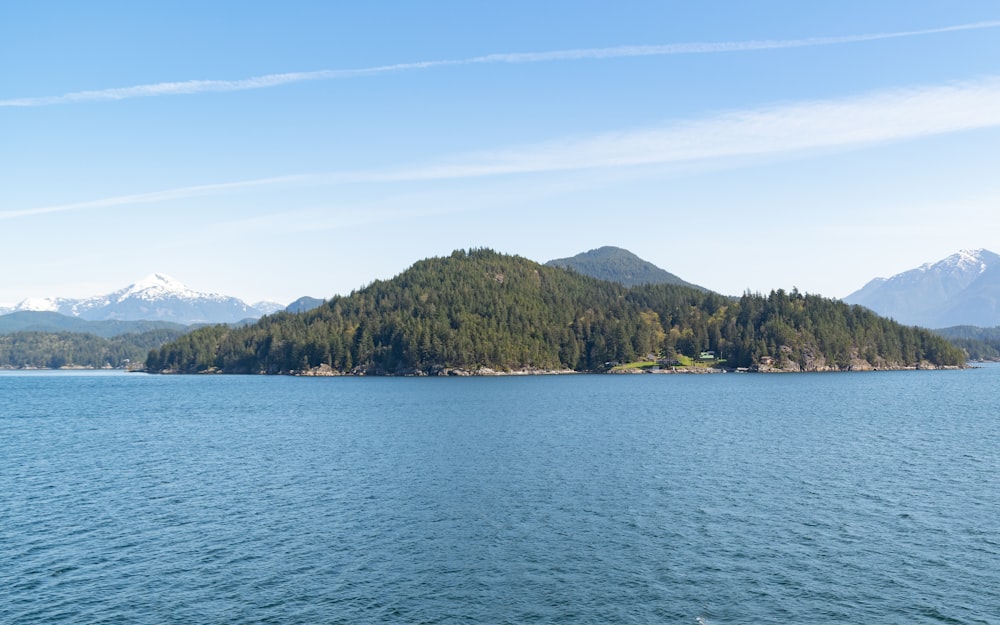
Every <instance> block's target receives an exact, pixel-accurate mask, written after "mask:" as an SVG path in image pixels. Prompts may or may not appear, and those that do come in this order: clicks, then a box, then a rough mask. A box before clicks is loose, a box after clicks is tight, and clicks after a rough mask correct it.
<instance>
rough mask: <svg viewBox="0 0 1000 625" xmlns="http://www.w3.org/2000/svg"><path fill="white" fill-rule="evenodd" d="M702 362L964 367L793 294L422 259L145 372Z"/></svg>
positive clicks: (489, 256) (495, 256)
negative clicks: (734, 293)
mask: <svg viewBox="0 0 1000 625" xmlns="http://www.w3.org/2000/svg"><path fill="white" fill-rule="evenodd" d="M705 351H713V352H715V354H716V355H717V356H718V357H719V358H723V359H725V360H726V365H727V366H729V367H751V366H754V365H757V364H760V363H761V362H765V361H767V362H773V363H774V364H775V366H778V367H782V366H790V365H791V364H792V363H795V364H796V365H798V366H799V368H803V369H807V368H809V367H810V366H811V365H814V364H815V363H817V362H824V363H826V365H827V366H829V367H832V368H838V369H848V368H851V367H852V366H854V365H856V364H857V363H858V362H860V361H863V362H866V363H868V364H870V366H873V367H904V366H917V365H919V364H921V363H930V364H934V365H938V366H941V365H962V364H963V363H964V362H965V354H964V353H963V352H962V351H961V350H960V349H958V348H956V347H954V346H953V345H951V344H950V343H949V342H948V341H947V340H945V339H944V338H942V337H940V336H937V335H934V334H931V333H930V332H928V331H925V330H922V329H919V328H914V327H906V326H902V325H900V324H898V323H896V322H893V321H891V320H888V319H885V318H882V317H879V316H877V315H875V314H874V313H872V312H871V311H868V310H866V309H863V308H861V307H857V306H849V305H847V304H844V303H842V302H840V301H837V300H831V299H827V298H822V297H819V296H814V295H806V294H802V293H799V292H798V291H796V290H793V291H791V292H785V291H782V290H777V291H773V292H771V293H770V294H768V295H762V294H759V293H746V294H744V295H743V296H742V297H739V298H731V297H725V296H722V295H719V294H717V293H711V292H707V291H701V290H698V289H693V288H690V287H685V286H678V285H644V286H636V287H631V288H626V287H624V286H622V285H619V284H616V283H612V282H606V281H602V280H597V279H595V278H590V277H588V276H583V275H580V274H577V273H574V272H571V271H566V270H563V269H559V268H555V267H546V266H542V265H539V264H537V263H535V262H533V261H529V260H526V259H524V258H520V257H516V256H508V255H504V254H499V253H496V252H494V251H491V250H485V249H476V250H469V251H463V250H458V251H456V252H454V253H452V254H451V256H448V257H441V258H431V259H427V260H424V261H420V262H418V263H416V264H415V265H413V266H412V267H411V268H410V269H408V270H407V271H405V272H403V273H402V274H400V275H398V276H396V277H395V278H393V279H391V280H385V281H376V282H374V283H372V284H370V285H368V286H367V287H365V288H362V289H360V290H357V291H355V292H353V293H351V294H350V295H346V296H340V297H334V298H332V299H331V300H329V301H328V302H326V303H325V304H324V305H322V306H320V307H319V308H316V309H314V310H310V311H307V312H303V313H287V312H282V313H277V314H275V315H271V316H267V317H264V318H262V319H261V320H260V321H258V322H257V323H255V324H253V325H250V326H246V327H242V328H230V327H227V326H212V327H206V328H202V329H199V330H196V331H194V332H191V333H189V334H186V335H183V336H181V337H179V338H178V339H177V340H176V341H173V342H171V343H168V344H166V345H164V346H162V347H160V348H157V349H153V350H151V351H150V352H149V354H148V356H147V358H146V367H147V370H149V371H154V372H160V371H172V372H183V373H195V372H200V371H219V372H224V373H286V374H287V373H296V372H304V371H309V370H311V369H314V368H316V367H320V366H323V365H325V366H326V367H329V368H330V369H332V370H335V371H339V372H344V373H363V374H409V373H417V372H434V371H436V370H440V369H441V368H467V369H471V368H478V367H489V368H492V369H497V370H515V369H522V368H539V369H573V370H577V371H600V370H604V369H606V368H607V367H609V366H611V365H612V364H613V363H618V362H630V361H634V360H636V359H639V358H645V357H647V356H649V355H652V356H655V357H659V358H663V359H667V360H669V359H671V358H675V357H676V356H677V355H684V356H689V357H693V356H696V355H698V354H700V353H701V352H705Z"/></svg>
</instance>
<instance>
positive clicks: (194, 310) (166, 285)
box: [9, 273, 282, 325]
mask: <svg viewBox="0 0 1000 625" xmlns="http://www.w3.org/2000/svg"><path fill="white" fill-rule="evenodd" d="M263 306H264V309H263V310H262V309H260V308H257V307H254V306H251V305H249V304H247V303H246V302H244V301H243V300H241V299H237V298H235V297H228V296H225V295H218V294H214V293H199V292H197V291H194V290H192V289H189V288H188V287H186V286H185V285H184V284H182V283H180V282H178V281H177V280H175V279H173V278H171V277H170V276H167V275H165V274H162V273H154V274H151V275H149V276H146V277H145V278H143V279H142V280H139V281H138V282H136V283H135V284H131V285H129V286H127V287H125V288H123V289H119V290H118V291H115V292H113V293H109V294H107V295H100V296H97V297H90V298H86V299H67V298H43V299H27V300H24V301H23V302H21V303H20V304H18V305H17V306H16V307H14V308H13V309H10V311H9V312H29V311H32V312H56V313H59V314H62V315H66V316H68V317H79V318H80V319H85V320H90V321H100V320H140V319H145V320H160V321H171V322H174V323H179V324H183V325H190V324H196V323H199V324H206V323H207V324H211V323H236V322H239V321H243V320H245V319H248V318H252V319H257V318H259V317H261V316H263V315H264V314H267V313H269V312H274V311H276V310H281V308H282V307H281V305H280V304H274V303H269V302H264V303H263Z"/></svg>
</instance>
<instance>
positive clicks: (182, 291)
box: [114, 273, 202, 302]
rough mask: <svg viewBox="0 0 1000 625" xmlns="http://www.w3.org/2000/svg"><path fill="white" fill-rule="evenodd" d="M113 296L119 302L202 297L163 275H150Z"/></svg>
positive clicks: (179, 282)
mask: <svg viewBox="0 0 1000 625" xmlns="http://www.w3.org/2000/svg"><path fill="white" fill-rule="evenodd" d="M114 295H115V298H114V299H115V300H117V301H119V302H121V301H122V300H124V299H126V298H129V297H133V296H140V297H143V298H147V299H148V298H162V297H165V296H173V297H179V298H187V299H192V298H197V297H201V296H202V294H200V293H198V292H196V291H193V290H191V289H189V288H188V287H187V286H185V285H184V284H183V283H182V282H181V281H179V280H176V279H174V278H171V277H170V276H168V275H167V274H165V273H151V274H149V275H148V276H146V277H145V278H143V279H141V280H139V281H138V282H136V283H134V284H132V285H130V286H127V287H125V288H124V289H122V290H121V291H118V292H117V293H115V294H114Z"/></svg>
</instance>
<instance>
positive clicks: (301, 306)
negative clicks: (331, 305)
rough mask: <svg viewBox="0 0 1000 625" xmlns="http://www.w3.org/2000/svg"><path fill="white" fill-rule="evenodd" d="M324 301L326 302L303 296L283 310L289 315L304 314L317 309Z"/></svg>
mask: <svg viewBox="0 0 1000 625" xmlns="http://www.w3.org/2000/svg"><path fill="white" fill-rule="evenodd" d="M325 301H326V300H322V299H319V298H316V297H309V296H308V295H305V296H302V297H300V298H299V299H297V300H295V301H294V302H292V303H291V304H289V305H288V306H286V307H285V310H286V311H288V312H291V313H300V312H305V311H307V310H312V309H313V308H319V307H320V306H322V305H323V302H325Z"/></svg>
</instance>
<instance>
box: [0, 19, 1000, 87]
mask: <svg viewBox="0 0 1000 625" xmlns="http://www.w3.org/2000/svg"><path fill="white" fill-rule="evenodd" d="M997 27H1000V20H994V21H988V22H975V23H971V24H960V25H957V26H946V27H943V28H929V29H925V30H910V31H902V32H893V33H874V34H867V35H847V36H841V37H812V38H807V39H773V40H772V39H767V40H757V41H723V42H707V43H675V44H665V45H645V46H618V47H613V48H581V49H576V50H554V51H549V52H514V53H505V54H487V55H484V56H475V57H470V58H465V59H451V60H438V61H419V62H413V63H396V64H393V65H378V66H375V67H364V68H357V69H333V70H318V71H311V72H290V73H285V74H267V75H265V76H256V77H252V78H243V79H239V80H186V81H180V82H161V83H151V84H146V85H134V86H131V87H117V88H112V89H97V90H88V91H74V92H72V93H66V94H63V95H56V96H39V97H27V98H9V99H5V100H0V107H32V106H49V105H53V104H72V103H76V102H100V101H109V100H126V99H130V98H145V97H154V96H164V95H185V94H194V93H206V92H222V91H247V90H250V89H266V88H269V87H277V86H280V85H287V84H292V83H299V82H307V81H318V80H335V79H342V78H354V77H358V76H372V75H377V74H386V73H393V72H411V71H417V70H423V69H431V68H436V67H447V66H457V65H485V64H497V63H508V64H514V63H549V62H554V61H579V60H587V59H595V60H600V59H615V58H634V57H643V56H667V55H675V54H713V53H720V52H751V51H757V50H780V49H785V48H807V47H813V46H830V45H838V44H849V43H860V42H865V41H878V40H881V39H896V38H901V37H920V36H924V35H934V34H939V33H948V32H955V31H962V30H982V29H986V28H997Z"/></svg>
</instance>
